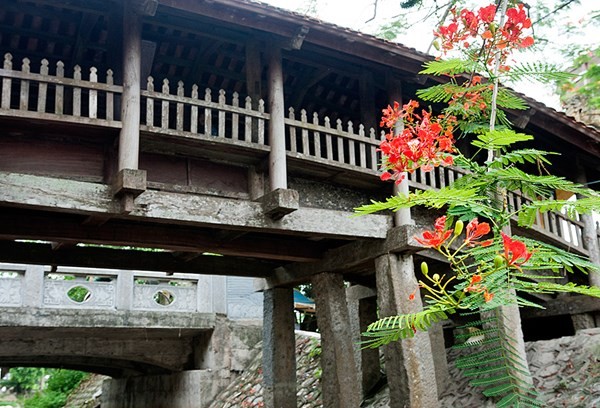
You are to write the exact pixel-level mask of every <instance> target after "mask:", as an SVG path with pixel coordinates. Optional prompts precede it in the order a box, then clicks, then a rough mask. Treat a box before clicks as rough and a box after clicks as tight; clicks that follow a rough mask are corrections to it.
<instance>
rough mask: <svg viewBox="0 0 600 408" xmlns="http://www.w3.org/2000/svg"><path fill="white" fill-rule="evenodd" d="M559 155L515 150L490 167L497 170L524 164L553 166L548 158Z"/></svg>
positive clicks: (530, 150) (493, 162) (490, 164)
mask: <svg viewBox="0 0 600 408" xmlns="http://www.w3.org/2000/svg"><path fill="white" fill-rule="evenodd" d="M553 154H557V153H551V152H544V151H541V150H537V149H520V150H513V151H511V152H507V153H504V154H503V155H501V156H499V157H497V158H495V159H494V161H492V162H491V163H489V165H488V167H489V168H493V169H497V168H502V167H505V166H508V165H511V164H523V163H538V162H540V163H544V164H551V163H550V161H549V160H548V159H547V158H546V156H549V155H553Z"/></svg>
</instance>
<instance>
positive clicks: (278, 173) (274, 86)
mask: <svg viewBox="0 0 600 408" xmlns="http://www.w3.org/2000/svg"><path fill="white" fill-rule="evenodd" d="M268 76H269V78H268V80H269V113H270V115H271V118H270V120H269V144H270V145H271V153H270V155H269V182H270V187H271V191H274V190H277V189H287V168H286V156H285V124H284V119H285V108H284V101H283V69H282V62H281V49H280V48H278V47H274V48H273V49H272V50H271V52H270V53H269V72H268Z"/></svg>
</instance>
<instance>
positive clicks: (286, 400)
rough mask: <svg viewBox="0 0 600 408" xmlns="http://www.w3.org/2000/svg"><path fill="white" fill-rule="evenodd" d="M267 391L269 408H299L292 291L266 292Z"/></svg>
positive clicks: (265, 381) (264, 338)
mask: <svg viewBox="0 0 600 408" xmlns="http://www.w3.org/2000/svg"><path fill="white" fill-rule="evenodd" d="M263 387H264V388H263V398H264V401H265V407H266V408H296V407H297V402H296V338H295V335H294V293H293V290H292V289H282V288H277V289H269V290H267V291H265V292H264V321H263Z"/></svg>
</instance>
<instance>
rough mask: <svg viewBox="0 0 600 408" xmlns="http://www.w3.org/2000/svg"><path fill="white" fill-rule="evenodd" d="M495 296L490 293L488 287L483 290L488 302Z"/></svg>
mask: <svg viewBox="0 0 600 408" xmlns="http://www.w3.org/2000/svg"><path fill="white" fill-rule="evenodd" d="M493 298H494V294H493V293H490V292H488V291H487V289H486V290H485V292H483V299H484V300H485V301H486V303H487V302H489V301H491V300H492V299H493Z"/></svg>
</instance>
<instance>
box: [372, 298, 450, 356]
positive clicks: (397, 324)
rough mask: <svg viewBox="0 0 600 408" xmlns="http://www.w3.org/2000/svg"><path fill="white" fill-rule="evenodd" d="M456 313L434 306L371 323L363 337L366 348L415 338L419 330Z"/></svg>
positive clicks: (425, 328)
mask: <svg viewBox="0 0 600 408" xmlns="http://www.w3.org/2000/svg"><path fill="white" fill-rule="evenodd" d="M452 313H454V310H453V309H452V308H450V307H447V306H444V305H439V304H432V305H431V306H428V307H426V308H424V309H423V310H422V311H420V312H418V313H409V314H403V315H399V316H389V317H385V318H382V319H379V320H378V321H376V322H375V323H371V324H370V325H369V327H368V328H367V331H366V332H365V333H363V336H364V337H366V338H367V340H365V341H363V343H362V344H363V345H364V347H370V348H377V347H381V346H383V345H385V344H389V343H391V342H393V341H398V340H400V339H406V338H409V337H413V336H414V335H415V333H416V331H417V330H421V331H426V330H427V329H429V328H430V327H431V325H432V324H434V323H436V322H439V321H440V320H444V319H447V318H448V315H449V314H452Z"/></svg>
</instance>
